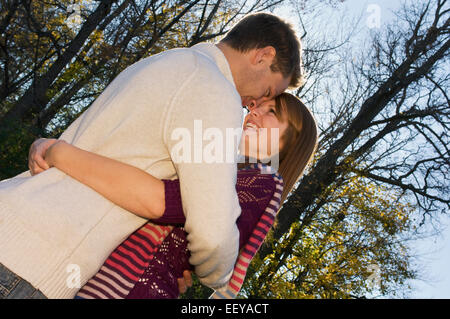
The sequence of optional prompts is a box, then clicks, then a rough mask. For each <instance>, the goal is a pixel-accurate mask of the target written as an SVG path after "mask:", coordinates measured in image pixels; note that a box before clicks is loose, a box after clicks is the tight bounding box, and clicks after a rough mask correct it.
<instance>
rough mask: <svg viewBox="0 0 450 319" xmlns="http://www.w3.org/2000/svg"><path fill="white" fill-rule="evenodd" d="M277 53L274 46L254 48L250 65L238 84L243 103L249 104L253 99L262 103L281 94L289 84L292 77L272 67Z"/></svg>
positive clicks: (249, 56) (250, 56) (250, 55)
mask: <svg viewBox="0 0 450 319" xmlns="http://www.w3.org/2000/svg"><path fill="white" fill-rule="evenodd" d="M275 54H276V52H275V49H273V48H272V47H266V48H262V49H254V50H252V51H251V52H250V53H249V55H248V62H249V63H248V66H247V68H246V69H245V72H244V73H243V75H242V76H241V78H240V81H239V85H238V91H239V94H240V95H241V99H242V105H249V104H250V103H251V102H252V101H253V102H254V103H255V104H256V105H260V104H261V103H263V102H266V101H269V100H271V99H273V98H274V97H276V96H277V95H279V94H281V93H282V92H284V90H286V88H287V87H288V86H289V83H290V78H285V77H283V75H282V74H281V72H273V71H272V70H271V68H270V66H271V65H272V63H273V62H274V58H275Z"/></svg>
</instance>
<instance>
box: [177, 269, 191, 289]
mask: <svg viewBox="0 0 450 319" xmlns="http://www.w3.org/2000/svg"><path fill="white" fill-rule="evenodd" d="M177 281H178V290H179V291H180V294H184V293H185V292H186V290H187V288H188V287H191V286H192V274H191V271H190V270H185V271H183V278H178V279H177Z"/></svg>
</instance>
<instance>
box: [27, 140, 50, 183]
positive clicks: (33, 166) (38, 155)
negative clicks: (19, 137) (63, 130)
mask: <svg viewBox="0 0 450 319" xmlns="http://www.w3.org/2000/svg"><path fill="white" fill-rule="evenodd" d="M50 143H53V141H52V140H49V139H45V138H40V139H38V140H36V141H34V142H33V144H31V147H30V152H29V153H28V168H29V169H30V173H31V175H36V174H39V173H41V172H43V171H45V170H47V169H49V168H50V166H49V165H48V164H47V162H46V161H45V159H44V156H45V151H46V149H47V148H48V145H50Z"/></svg>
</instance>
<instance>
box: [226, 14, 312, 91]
mask: <svg viewBox="0 0 450 319" xmlns="http://www.w3.org/2000/svg"><path fill="white" fill-rule="evenodd" d="M222 42H225V43H226V44H228V45H229V46H230V47H232V48H233V49H235V50H238V51H240V52H247V51H249V50H252V49H260V48H264V47H267V46H272V47H274V48H275V50H276V56H275V61H274V62H273V64H272V65H271V66H270V68H271V70H272V71H273V72H281V74H282V75H283V76H284V77H285V78H288V77H291V81H290V84H289V86H290V87H291V88H293V87H298V86H300V85H301V84H303V81H304V74H303V73H304V72H303V67H302V58H301V43H300V41H299V39H298V38H297V36H296V34H295V31H294V30H293V28H292V26H291V25H290V24H289V23H287V22H286V21H283V20H282V19H280V18H279V17H277V16H275V15H273V14H269V13H255V14H250V15H247V16H246V17H244V18H243V19H242V20H241V21H239V22H238V23H237V24H236V25H235V26H234V27H233V28H232V29H231V30H230V31H229V32H228V33H227V34H226V36H225V37H224V38H223V39H222Z"/></svg>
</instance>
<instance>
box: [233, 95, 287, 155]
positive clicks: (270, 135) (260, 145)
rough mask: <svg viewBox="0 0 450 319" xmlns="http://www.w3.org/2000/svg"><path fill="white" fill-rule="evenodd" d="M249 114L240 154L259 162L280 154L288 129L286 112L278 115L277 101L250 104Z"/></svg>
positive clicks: (245, 121) (246, 118)
mask: <svg viewBox="0 0 450 319" xmlns="http://www.w3.org/2000/svg"><path fill="white" fill-rule="evenodd" d="M248 110H249V113H248V114H247V115H246V117H245V119H244V125H243V134H242V139H241V145H240V152H241V154H244V155H245V156H247V157H252V158H257V159H259V160H261V159H265V158H268V157H270V156H272V155H275V154H277V153H279V152H280V150H281V149H282V147H283V141H282V136H283V134H284V132H285V131H286V129H287V127H288V125H289V124H288V120H287V116H286V114H284V112H283V111H282V112H283V113H282V114H276V108H275V99H272V100H269V101H266V102H263V103H261V104H260V105H258V106H256V105H255V103H250V106H248Z"/></svg>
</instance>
